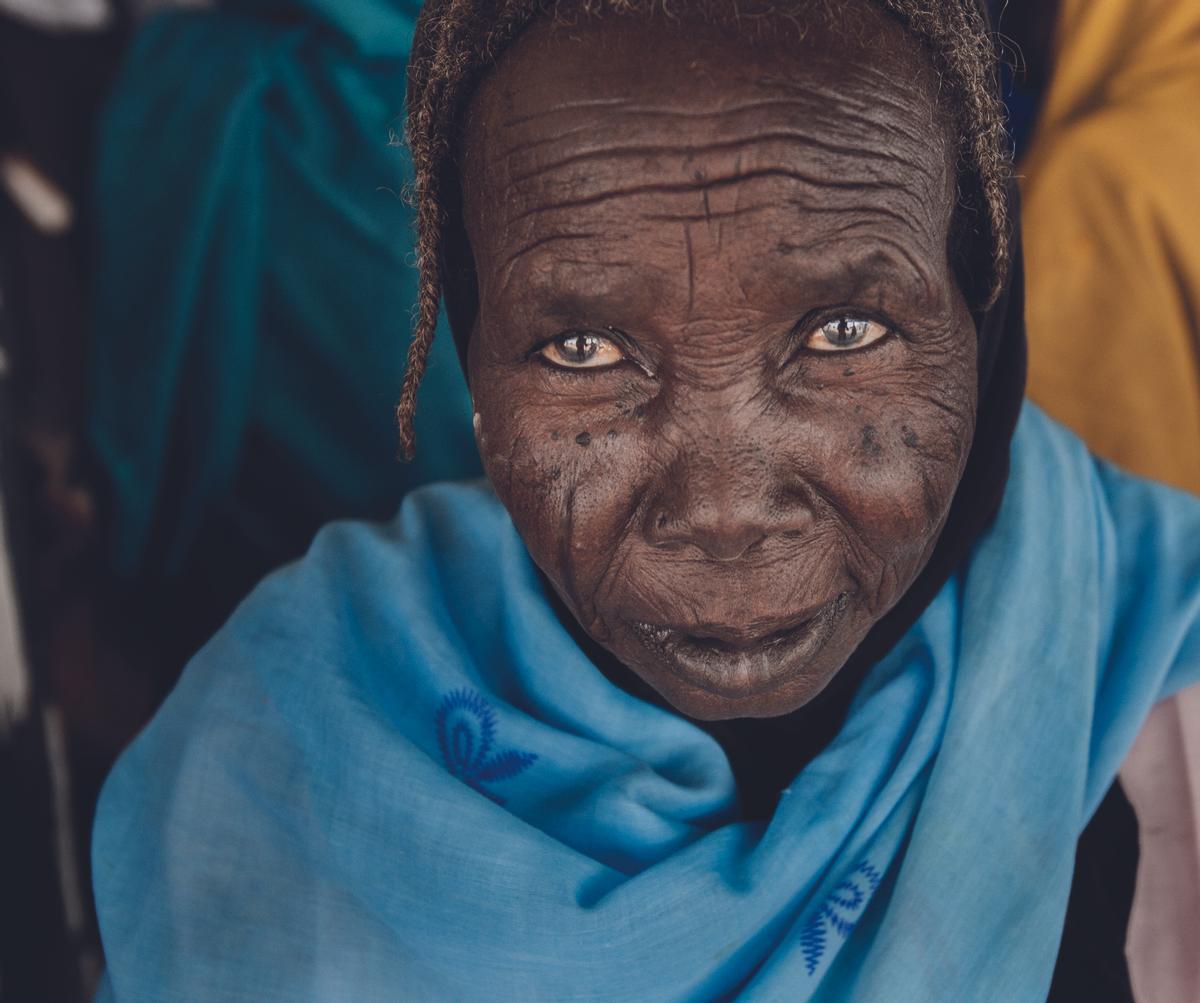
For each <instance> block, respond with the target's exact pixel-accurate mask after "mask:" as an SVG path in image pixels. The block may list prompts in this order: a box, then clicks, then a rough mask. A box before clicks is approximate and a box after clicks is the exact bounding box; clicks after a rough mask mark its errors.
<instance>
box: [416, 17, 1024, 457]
mask: <svg viewBox="0 0 1200 1003" xmlns="http://www.w3.org/2000/svg"><path fill="white" fill-rule="evenodd" d="M702 2H703V4H704V8H705V13H711V14H713V15H718V16H719V15H721V14H724V15H726V16H728V15H730V14H732V15H734V16H735V17H736V15H737V9H736V8H737V3H738V0H702ZM808 2H809V4H810V5H811V0H808ZM871 2H872V3H874V4H875V5H876V6H878V7H881V8H882V9H883V10H884V11H886V12H887V13H888V14H890V15H891V16H892V17H894V18H896V19H897V20H899V21H900V23H901V24H902V25H903V26H904V28H905V29H906V30H907V31H908V33H909V34H910V35H911V36H912V37H914V38H915V39H916V40H917V41H918V42H919V43H920V44H921V45H922V47H923V48H924V49H925V51H926V52H927V53H928V54H929V56H930V58H931V59H932V62H933V65H934V68H935V70H936V71H937V73H938V75H939V78H940V82H941V93H942V96H943V99H944V100H945V101H946V102H947V104H948V106H949V109H950V115H951V118H952V125H953V127H954V129H955V131H956V134H957V135H958V136H959V137H960V138H959V150H958V200H957V205H956V210H955V220H954V224H953V227H952V233H951V246H950V253H951V256H952V259H953V261H954V265H955V270H956V274H957V277H958V280H959V283H960V285H961V287H962V289H963V292H964V294H965V295H966V296H967V299H968V302H969V303H970V305H971V307H972V308H973V309H974V310H976V311H977V312H982V311H983V310H986V309H987V308H988V307H989V306H990V305H991V304H992V303H993V302H994V301H995V299H996V297H997V296H998V295H999V292H1000V290H1001V289H1002V288H1003V286H1004V282H1005V279H1006V276H1007V273H1008V268H1009V258H1010V247H1009V244H1010V234H1009V223H1008V212H1009V206H1008V183H1009V173H1010V165H1011V155H1010V152H1009V148H1008V143H1007V138H1006V133H1005V127H1004V117H1003V112H1002V109H1001V105H1000V101H999V98H998V90H997V86H996V82H995V76H994V74H995V59H996V53H995V50H994V48H993V44H992V41H991V38H990V36H989V33H988V28H987V21H986V18H985V15H984V14H983V12H982V10H981V9H980V6H979V4H978V0H871ZM786 5H790V6H793V7H795V6H803V5H804V4H803V3H798V2H797V0H788V3H787V4H786ZM559 6H560V0H427V2H426V3H425V6H424V9H423V10H422V12H421V15H420V17H419V18H418V20H417V25H416V31H415V35H414V39H413V50H412V54H411V57H410V59H409V66H408V96H407V129H406V134H407V140H408V144H409V147H410V150H411V153H412V159H413V167H414V169H415V176H416V177H415V186H414V192H415V200H416V209H417V224H416V225H417V242H416V258H417V267H418V269H419V271H420V280H419V286H418V293H417V306H416V315H415V321H414V327H413V336H412V342H411V344H410V346H409V350H408V363H407V368H406V370H405V374H404V383H403V386H402V388H401V392H400V399H399V402H398V403H397V405H396V420H397V424H398V426H399V436H400V449H401V453H402V455H403V456H405V457H406V458H411V456H412V455H413V450H414V447H415V436H414V431H413V419H414V416H415V413H416V407H417V390H418V387H419V386H420V383H421V379H422V377H423V376H424V374H425V367H426V364H427V362H428V358H429V349H430V346H431V344H432V342H433V337H434V331H435V329H436V327H437V318H438V307H439V304H440V301H441V299H442V296H443V293H444V292H445V291H446V290H447V289H448V288H453V287H454V286H455V283H456V280H458V281H461V279H462V272H463V271H464V270H465V269H466V270H469V267H470V266H469V265H465V264H464V262H463V261H462V258H463V257H465V256H466V255H464V254H463V250H464V246H465V241H466V237H465V233H464V232H463V229H462V221H461V211H460V210H461V192H460V190H459V184H458V176H457V167H456V164H455V153H456V150H455V146H456V143H457V140H458V135H459V129H460V127H461V118H462V114H463V111H464V109H465V107H466V104H467V102H468V101H469V99H470V97H471V95H472V93H473V92H474V89H475V87H476V85H477V84H478V82H479V80H480V78H481V77H482V75H483V74H484V73H485V72H486V71H487V70H488V69H489V68H490V67H491V66H492V65H494V64H495V62H496V60H497V59H498V58H499V57H500V54H501V53H502V52H503V51H504V49H505V48H506V47H507V46H508V45H509V44H511V43H512V42H513V41H514V39H516V37H517V36H518V35H519V34H520V33H521V31H523V30H524V29H525V28H527V27H528V26H529V25H530V24H532V23H533V22H534V21H535V20H537V19H539V18H541V17H546V16H552V15H554V14H555V13H556V12H557V11H558V8H559ZM573 6H574V7H576V8H577V9H579V10H580V11H581V12H582V13H583V14H586V15H590V14H599V13H602V12H606V11H609V12H613V13H618V14H651V13H653V12H654V11H656V10H660V11H661V12H662V13H664V14H666V15H667V16H670V3H669V0H573ZM779 6H781V7H782V6H785V0H780V4H779ZM456 255H457V259H458V264H459V266H460V267H459V268H457V269H455V268H453V267H450V266H449V264H448V263H449V261H450V260H451V259H452V258H454V257H455V256H456ZM456 273H457V274H456ZM468 281H470V280H469V279H468ZM468 298H469V297H468ZM446 299H447V310H448V312H449V313H450V320H451V325H452V326H454V327H458V326H460V325H461V324H463V323H469V320H468V319H466V318H465V317H464V314H463V310H464V309H465V310H466V311H467V312H468V313H469V312H470V311H472V310H474V308H475V304H473V303H470V304H466V305H465V307H464V305H463V304H461V303H459V304H456V303H453V302H451V300H452V299H453V297H451V296H447V297H446ZM456 309H457V313H458V315H457V317H456ZM456 320H457V321H458V322H459V323H458V324H456Z"/></svg>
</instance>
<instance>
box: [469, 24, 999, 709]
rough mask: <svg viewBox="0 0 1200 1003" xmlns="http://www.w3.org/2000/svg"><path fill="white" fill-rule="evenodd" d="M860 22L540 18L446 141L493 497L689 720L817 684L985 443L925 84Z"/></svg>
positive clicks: (562, 589)
mask: <svg viewBox="0 0 1200 1003" xmlns="http://www.w3.org/2000/svg"><path fill="white" fill-rule="evenodd" d="M854 18H855V20H854V25H853V27H846V26H842V27H831V26H828V25H825V24H823V23H815V22H814V23H812V24H809V25H807V26H806V30H805V31H804V32H803V33H802V32H800V31H799V30H798V29H797V28H796V26H795V25H794V24H793V23H792V22H790V21H787V20H784V19H778V21H777V23H776V22H775V21H773V20H772V19H770V18H766V19H763V20H762V21H760V22H757V23H756V29H755V36H754V38H753V39H747V38H742V39H738V38H735V37H733V36H732V35H731V34H730V33H729V32H728V31H725V30H723V29H718V28H715V27H710V26H706V25H704V24H703V23H701V22H699V21H691V20H685V21H684V22H668V21H666V20H665V19H663V18H661V17H653V18H640V17H612V16H608V17H603V18H599V19H586V20H581V21H580V22H578V23H576V24H573V25H572V26H570V27H569V28H568V27H564V26H557V27H552V26H550V25H548V24H543V25H539V26H537V27H534V28H532V29H530V30H529V31H528V32H527V33H526V34H525V35H524V36H522V38H521V39H520V40H519V41H518V42H517V43H516V44H515V45H514V46H513V47H512V48H511V49H510V50H509V51H508V52H507V53H506V55H505V57H504V58H503V60H502V61H501V63H500V65H499V66H498V67H497V68H496V69H494V70H493V71H492V72H491V73H490V74H489V75H488V76H487V77H486V78H485V80H484V82H483V83H482V85H481V87H480V89H479V91H478V93H477V95H476V96H475V98H474V100H473V102H472V104H471V107H470V109H469V112H468V116H467V120H466V126H465V133H464V139H463V144H464V145H463V164H462V177H463V195H464V220H465V224H466V229H467V235H468V237H469V240H470V245H471V248H472V251H473V254H474V260H475V266H476V272H477V276H478V283H479V298H480V307H479V313H478V317H477V320H476V325H475V328H474V331H473V333H472V336H471V341H470V353H469V371H470V382H471V390H472V394H473V397H474V402H475V410H476V412H477V417H476V429H477V437H478V442H479V448H480V452H481V454H482V457H483V462H484V465H485V468H486V470H487V473H488V476H489V477H490V478H491V480H492V483H493V484H494V485H495V488H496V491H497V493H498V494H499V496H500V498H501V499H502V500H503V502H504V504H505V505H506V506H507V508H508V510H509V512H510V513H511V514H512V518H513V521H514V522H515V523H516V526H517V528H518V530H519V531H520V533H521V535H522V536H523V537H524V539H525V542H526V544H527V545H528V548H529V551H530V553H531V554H532V555H533V558H534V560H535V561H536V562H537V564H538V565H539V566H540V567H541V568H542V570H543V571H544V572H545V573H546V575H547V576H548V577H549V579H550V580H551V581H552V582H553V584H554V587H555V588H556V589H557V590H558V592H559V594H560V596H561V597H562V599H563V600H564V602H565V603H566V604H567V605H568V607H569V608H570V609H571V610H572V612H573V613H574V614H575V616H576V617H577V618H578V619H579V621H580V623H581V624H582V625H583V626H584V628H585V629H586V630H587V631H588V633H589V634H591V635H592V636H593V637H594V638H595V639H596V640H597V641H598V642H600V643H601V644H602V645H604V646H605V647H606V648H608V649H609V650H610V651H611V652H613V654H614V655H616V656H617V657H618V658H619V659H620V660H621V661H622V662H624V663H625V664H626V665H628V666H629V667H630V668H632V669H633V670H634V671H636V672H637V673H638V674H639V675H640V676H642V677H643V678H644V679H645V680H646V681H647V682H648V683H649V684H651V685H652V686H653V687H654V688H655V689H657V690H658V691H659V692H660V693H661V694H662V695H663V696H664V697H665V698H666V699H667V700H668V701H669V702H670V703H671V704H673V705H674V706H675V707H676V708H678V709H679V710H680V711H682V712H683V713H685V714H688V715H691V716H693V717H696V718H702V719H715V718H729V717H751V716H755V717H760V716H771V715H776V714H783V713H787V712H789V711H791V710H794V709H795V708H797V707H799V706H800V705H802V704H804V703H806V702H807V701H809V700H810V699H811V698H812V697H814V696H815V695H816V694H817V693H818V692H820V690H821V689H822V688H823V687H824V686H825V684H826V683H827V682H828V681H829V680H830V678H831V677H832V676H833V675H834V673H836V672H837V670H838V669H839V668H840V667H841V666H842V665H843V664H844V663H845V661H846V659H847V658H848V657H849V655H850V654H851V652H852V651H853V650H854V648H855V647H856V646H857V645H858V643H859V642H860V641H861V640H862V639H863V637H864V636H865V635H866V633H867V631H868V630H869V629H870V627H871V626H872V625H873V624H874V623H875V622H876V621H877V620H878V619H879V618H880V617H881V616H883V614H884V613H886V612H887V611H888V609H890V608H891V606H892V605H893V604H894V603H895V602H896V601H897V600H898V599H899V598H900V597H901V595H902V594H903V593H904V592H905V590H906V589H907V588H908V586H909V585H910V584H911V583H912V581H913V580H914V579H915V577H916V576H917V574H918V572H919V571H920V570H921V568H922V567H923V566H924V564H925V562H926V560H927V559H928V557H929V555H930V553H931V551H932V549H933V545H934V543H935V542H936V539H937V536H938V533H939V531H940V529H941V526H942V524H943V522H944V520H945V517H946V514H947V511H948V509H949V506H950V502H951V499H952V497H953V495H954V491H955V488H956V486H957V484H958V480H959V477H960V475H961V473H962V470H963V466H964V463H965V461H966V456H967V453H968V450H969V448H970V444H971V438H972V435H973V431H974V421H975V407H976V371H975V367H976V361H975V330H974V326H973V324H972V321H971V318H970V315H969V313H968V310H967V308H966V304H965V302H964V300H963V297H962V295H961V293H960V291H959V289H958V287H957V285H956V283H955V280H954V277H953V274H952V270H951V265H950V262H949V260H948V256H947V244H948V230H949V226H950V220H951V212H952V209H953V206H954V199H955V180H954V164H955V150H954V146H953V143H952V141H951V139H950V136H949V133H948V130H947V127H946V125H945V122H944V118H943V116H942V115H940V114H939V112H938V110H937V107H936V102H935V98H934V96H933V95H934V93H935V87H936V81H935V79H934V75H933V72H932V70H931V69H930V68H928V67H927V66H926V65H925V60H924V58H923V56H922V54H921V52H920V50H919V49H917V48H916V46H915V44H914V43H912V42H911V41H910V40H909V39H908V38H907V37H906V36H905V35H904V34H903V32H902V31H901V30H900V29H899V28H898V27H897V26H895V25H894V24H893V23H892V22H890V21H889V20H887V19H886V18H885V17H884V16H883V15H880V14H875V13H874V12H873V11H871V10H870V9H863V10H859V9H858V8H857V7H855V9H854Z"/></svg>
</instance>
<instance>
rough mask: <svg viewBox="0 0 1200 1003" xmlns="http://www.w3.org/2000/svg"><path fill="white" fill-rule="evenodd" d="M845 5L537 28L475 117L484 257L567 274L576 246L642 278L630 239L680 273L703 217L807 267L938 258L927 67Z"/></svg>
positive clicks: (651, 260)
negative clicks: (844, 260) (685, 242)
mask: <svg viewBox="0 0 1200 1003" xmlns="http://www.w3.org/2000/svg"><path fill="white" fill-rule="evenodd" d="M846 8H849V10H850V13H849V14H847V13H845V12H844V11H845V9H846ZM842 9H843V13H842V14H840V15H838V17H839V18H840V21H838V22H836V23H835V22H829V21H827V20H825V19H824V17H816V16H815V15H814V16H812V17H810V18H808V19H806V20H803V21H798V20H795V19H793V18H790V17H783V16H781V15H772V16H765V17H763V18H760V19H758V20H757V21H755V22H754V23H753V24H752V25H751V26H749V27H747V26H745V25H743V26H742V27H741V28H740V29H735V28H733V27H730V26H724V25H716V24H712V23H708V22H705V21H701V20H699V19H697V18H695V16H690V17H689V18H688V19H687V20H684V21H675V20H669V19H667V18H666V17H664V16H662V15H657V16H633V15H625V16H616V15H611V14H610V15H605V16H602V17H586V18H584V17H580V18H578V19H576V20H575V21H573V22H570V23H557V22H556V23H551V22H544V23H539V24H537V25H535V26H534V27H532V28H530V29H529V30H528V31H527V32H526V33H525V34H524V35H523V36H522V37H521V38H520V39H518V41H517V42H516V43H515V44H514V45H513V46H512V47H511V48H510V49H509V50H508V51H507V52H506V53H505V55H504V56H503V58H502V59H501V61H500V63H499V64H498V66H497V67H496V68H495V69H494V70H493V71H492V72H491V73H490V74H489V75H488V76H487V77H486V78H485V79H484V81H483V83H482V84H481V86H480V88H479V90H478V92H477V94H476V95H475V98H474V99H473V101H472V103H471V106H470V108H469V109H468V114H467V116H466V119H465V123H464V132H463V140H462V141H463V158H462V168H463V170H462V179H463V189H464V199H465V207H466V223H467V227H468V232H469V236H470V238H471V243H472V246H473V247H474V248H475V250H476V255H477V259H478V257H479V255H480V253H482V254H483V255H485V256H487V257H488V258H489V259H490V261H491V263H492V264H493V265H495V266H496V267H497V268H500V269H502V270H510V271H511V270H512V269H520V268H521V267H522V265H524V264H528V262H529V261H530V260H531V259H532V260H534V261H540V262H542V263H544V262H545V261H546V260H547V258H548V256H553V258H554V259H555V261H556V263H558V264H561V265H563V266H564V267H568V268H569V263H570V261H571V260H573V259H572V253H573V252H572V249H571V242H575V249H574V250H575V251H582V252H583V257H584V258H586V260H587V262H589V263H591V264H594V263H595V261H596V259H597V255H598V254H599V256H600V257H604V254H605V253H607V256H608V258H609V259H610V263H611V264H614V265H618V266H621V267H624V268H626V269H628V268H630V267H633V261H634V260H635V259H632V258H631V257H630V256H627V253H626V252H627V251H629V250H630V248H629V246H628V245H630V244H636V245H637V246H636V248H635V249H634V250H635V251H636V253H637V255H638V258H637V259H636V260H637V263H638V265H639V266H645V267H650V268H653V267H654V266H655V264H656V260H657V263H658V264H660V265H661V266H662V267H665V268H668V269H670V268H674V267H675V264H676V263H675V262H674V259H673V258H672V256H671V254H670V253H669V252H671V251H673V250H675V251H677V250H678V247H679V237H680V225H681V224H682V227H683V228H685V229H686V228H688V227H689V226H690V225H691V224H696V223H705V224H709V227H708V229H706V231H705V232H706V233H708V234H710V235H711V233H712V232H713V231H712V227H713V225H716V226H717V228H718V229H719V231H720V241H721V243H722V246H724V244H725V241H726V240H728V242H729V245H730V248H731V249H734V248H737V247H738V244H739V241H740V242H741V243H742V245H743V246H742V247H741V248H740V251H741V252H744V251H745V250H746V247H745V246H744V245H745V244H746V242H747V241H749V242H752V243H753V244H754V245H755V247H756V248H757V249H758V250H759V251H761V252H763V253H767V252H768V251H769V252H770V253H771V255H772V256H773V257H775V258H779V257H784V258H786V257H792V256H796V255H799V256H802V257H805V258H807V259H808V261H807V263H808V264H810V265H812V264H819V263H820V262H821V261H822V260H823V259H825V258H828V257H829V255H828V251H829V249H830V247H831V246H832V245H841V246H842V247H843V248H844V247H845V246H846V244H847V241H850V240H855V241H857V242H858V244H859V246H860V247H864V248H865V246H866V245H865V244H864V242H863V239H862V238H869V239H870V241H871V242H873V244H872V247H871V248H870V249H869V253H871V254H873V255H875V256H878V255H879V254H880V253H885V254H892V255H894V256H898V257H902V258H903V257H908V258H913V257H916V258H921V257H924V258H925V259H936V258H937V257H938V256H939V255H940V256H942V257H944V253H945V243H946V232H947V228H948V226H949V218H950V213H951V211H952V208H953V202H954V144H953V141H952V138H951V136H950V134H949V130H948V127H947V124H946V117H945V116H944V115H942V114H941V112H940V110H939V107H938V102H937V97H936V94H937V85H936V78H935V76H934V73H933V71H932V68H931V67H930V66H929V65H928V62H927V60H926V58H925V56H924V54H923V52H922V51H921V50H920V49H919V47H918V46H917V44H916V43H915V42H913V41H912V40H911V39H910V38H909V37H908V36H907V35H906V34H905V33H904V31H903V30H902V29H901V28H900V26H899V25H897V24H895V23H894V22H892V21H891V20H890V19H889V18H888V17H887V16H886V15H884V14H882V13H881V12H878V11H876V10H875V9H874V8H872V7H870V6H868V5H866V4H863V5H861V6H860V5H857V4H847V5H844V6H843V8H842ZM688 233H689V240H690V233H691V231H690V230H689V231H688ZM656 245H661V247H658V248H657V249H659V250H661V251H663V254H662V255H656V254H655V253H654V252H655V250H656ZM940 263H942V264H944V262H940ZM538 271H539V274H542V275H545V274H546V269H545V268H544V267H543V268H541V269H539V270H538Z"/></svg>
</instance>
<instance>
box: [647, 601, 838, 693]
mask: <svg viewBox="0 0 1200 1003" xmlns="http://www.w3.org/2000/svg"><path fill="white" fill-rule="evenodd" d="M848 606H849V595H848V593H845V592H842V593H840V594H839V595H838V596H836V597H835V598H833V599H831V600H829V601H828V602H826V603H824V604H822V605H821V606H818V607H816V608H815V609H813V610H810V611H808V612H807V613H804V614H802V615H801V616H799V617H796V618H793V619H792V620H791V621H789V622H787V623H786V624H784V625H782V626H774V625H772V626H769V627H767V628H764V629H759V630H756V631H747V630H745V629H741V628H737V627H729V626H723V625H708V624H705V625H701V626H689V627H674V626H667V625H664V624H653V623H646V622H644V621H631V622H630V626H631V627H632V628H633V633H634V635H635V636H636V637H637V639H638V640H639V641H640V642H641V644H642V646H643V647H645V648H646V649H648V650H649V651H650V652H652V653H653V654H654V655H656V656H657V657H658V658H659V659H660V660H661V661H665V662H666V663H668V664H669V665H670V666H671V668H672V670H673V671H674V674H675V675H677V676H679V677H680V678H681V679H682V680H683V681H684V682H686V683H689V684H690V685H692V686H695V687H697V688H699V689H703V690H706V691H708V692H710V693H713V694H716V695H718V696H724V697H745V696H747V695H750V694H753V693H756V692H759V691H761V690H764V689H768V688H770V687H772V686H776V685H778V684H779V683H780V682H782V681H783V680H785V679H787V678H790V677H792V676H795V675H797V674H798V673H800V672H802V671H803V669H804V667H805V666H806V665H808V664H809V663H810V662H811V661H812V660H813V658H814V657H816V655H817V653H818V652H819V651H820V650H821V648H823V647H824V645H825V642H826V641H828V640H829V637H830V635H831V634H832V633H833V629H834V627H835V626H836V625H837V623H838V621H839V620H840V619H841V618H842V615H843V614H844V613H845V611H846V609H847V608H848Z"/></svg>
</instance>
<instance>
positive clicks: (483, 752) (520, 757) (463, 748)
mask: <svg viewBox="0 0 1200 1003" xmlns="http://www.w3.org/2000/svg"><path fill="white" fill-rule="evenodd" d="M437 733H438V746H439V747H440V748H441V750H442V759H443V760H444V761H445V763H446V769H447V770H449V771H450V773H451V775H452V776H456V777H458V778H459V779H460V780H461V781H463V783H465V784H467V786H469V787H471V788H472V789H474V790H476V791H478V792H479V793H480V794H483V795H484V796H485V797H489V798H491V799H492V800H493V801H495V802H496V804H504V799H503V798H501V797H499V796H498V795H496V794H493V793H492V792H491V791H489V790H488V789H487V788H486V787H484V784H494V783H497V782H498V781H500V780H509V779H511V778H512V777H515V776H516V775H517V774H519V773H523V772H524V771H525V770H527V769H528V768H529V767H530V766H532V765H533V763H534V761H535V760H536V759H537V753H534V752H520V751H518V750H517V749H503V750H501V751H499V752H495V753H493V752H492V746H493V745H494V744H495V742H496V712H495V711H494V710H493V709H492V706H491V704H489V703H488V702H487V701H486V700H484V699H483V697H481V696H480V695H479V694H478V693H476V692H475V691H474V690H469V689H461V690H454V691H452V692H450V693H447V694H446V695H445V696H444V697H443V698H442V703H441V705H440V706H439V707H438V712H437Z"/></svg>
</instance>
